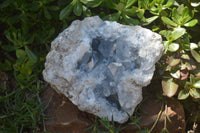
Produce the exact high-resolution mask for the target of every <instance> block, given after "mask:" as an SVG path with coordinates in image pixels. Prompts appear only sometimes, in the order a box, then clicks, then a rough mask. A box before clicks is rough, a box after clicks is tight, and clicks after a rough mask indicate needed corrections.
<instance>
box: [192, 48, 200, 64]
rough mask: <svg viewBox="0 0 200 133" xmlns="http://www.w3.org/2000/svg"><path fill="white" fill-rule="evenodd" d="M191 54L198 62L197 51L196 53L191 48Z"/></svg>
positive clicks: (199, 61) (199, 58) (199, 57)
mask: <svg viewBox="0 0 200 133" xmlns="http://www.w3.org/2000/svg"><path fill="white" fill-rule="evenodd" d="M191 54H192V56H193V57H194V59H195V60H196V61H197V62H198V63H200V55H199V53H197V52H196V51H195V50H191Z"/></svg>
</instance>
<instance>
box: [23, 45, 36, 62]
mask: <svg viewBox="0 0 200 133" xmlns="http://www.w3.org/2000/svg"><path fill="white" fill-rule="evenodd" d="M25 51H26V53H27V55H28V58H29V59H30V60H31V61H33V62H37V56H36V55H35V54H34V53H33V52H32V51H31V50H30V49H29V48H28V47H27V46H25Z"/></svg>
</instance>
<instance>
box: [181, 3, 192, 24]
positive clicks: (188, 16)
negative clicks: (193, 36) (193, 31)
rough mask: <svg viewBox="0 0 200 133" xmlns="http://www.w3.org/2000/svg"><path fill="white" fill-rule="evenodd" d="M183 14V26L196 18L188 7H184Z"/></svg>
mask: <svg viewBox="0 0 200 133" xmlns="http://www.w3.org/2000/svg"><path fill="white" fill-rule="evenodd" d="M181 13H182V24H185V23H186V22H188V21H189V20H191V19H192V18H193V16H194V13H193V12H192V11H190V10H189V8H188V7H187V6H186V7H184V9H183V11H182V12H181Z"/></svg>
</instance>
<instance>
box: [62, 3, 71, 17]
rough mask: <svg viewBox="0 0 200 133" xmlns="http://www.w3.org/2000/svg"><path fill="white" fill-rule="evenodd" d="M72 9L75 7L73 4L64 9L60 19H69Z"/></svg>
mask: <svg viewBox="0 0 200 133" xmlns="http://www.w3.org/2000/svg"><path fill="white" fill-rule="evenodd" d="M72 8H73V5H72V4H71V3H70V4H69V5H68V6H66V7H65V8H63V9H62V10H61V12H60V14H59V19H60V20H63V19H65V18H66V17H68V16H69V14H70V13H71V12H72Z"/></svg>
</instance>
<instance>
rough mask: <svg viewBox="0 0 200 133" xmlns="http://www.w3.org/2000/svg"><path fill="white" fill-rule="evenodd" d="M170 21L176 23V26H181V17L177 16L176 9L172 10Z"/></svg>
mask: <svg viewBox="0 0 200 133" xmlns="http://www.w3.org/2000/svg"><path fill="white" fill-rule="evenodd" d="M172 19H173V20H174V22H176V23H177V24H179V25H180V24H181V19H182V18H181V16H180V14H178V11H177V9H176V8H173V10H172Z"/></svg>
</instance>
